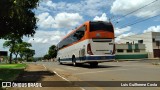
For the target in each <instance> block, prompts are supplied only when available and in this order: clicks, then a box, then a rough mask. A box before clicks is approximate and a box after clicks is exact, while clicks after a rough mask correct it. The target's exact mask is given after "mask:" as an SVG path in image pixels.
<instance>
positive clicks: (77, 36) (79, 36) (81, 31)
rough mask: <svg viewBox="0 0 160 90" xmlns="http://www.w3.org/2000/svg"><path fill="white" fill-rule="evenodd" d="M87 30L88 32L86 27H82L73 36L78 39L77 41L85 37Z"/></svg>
mask: <svg viewBox="0 0 160 90" xmlns="http://www.w3.org/2000/svg"><path fill="white" fill-rule="evenodd" d="M85 30H86V26H82V27H81V28H79V29H78V30H77V31H76V32H75V34H74V35H73V36H74V37H76V39H77V41H78V40H80V39H81V38H82V37H83V36H84V33H85Z"/></svg>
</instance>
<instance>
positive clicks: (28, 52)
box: [24, 48, 35, 61]
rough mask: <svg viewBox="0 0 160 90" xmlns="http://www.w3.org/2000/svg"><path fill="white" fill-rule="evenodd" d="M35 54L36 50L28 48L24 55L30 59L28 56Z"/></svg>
mask: <svg viewBox="0 0 160 90" xmlns="http://www.w3.org/2000/svg"><path fill="white" fill-rule="evenodd" d="M34 54H35V50H32V49H29V48H26V49H25V50H24V55H25V57H26V60H27V61H28V58H29V57H33V56H34Z"/></svg>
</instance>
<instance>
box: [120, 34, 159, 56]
mask: <svg viewBox="0 0 160 90" xmlns="http://www.w3.org/2000/svg"><path fill="white" fill-rule="evenodd" d="M159 41H160V32H147V33H143V34H139V35H132V36H128V37H125V38H122V39H121V42H122V43H132V44H136V43H138V44H145V46H146V52H147V53H148V58H156V57H159V56H160V46H159V44H158V43H159Z"/></svg>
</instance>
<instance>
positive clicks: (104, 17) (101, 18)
mask: <svg viewBox="0 0 160 90" xmlns="http://www.w3.org/2000/svg"><path fill="white" fill-rule="evenodd" d="M93 21H108V22H109V20H108V18H107V15H106V14H105V13H103V14H102V16H100V17H99V16H96V17H95V18H94V19H93Z"/></svg>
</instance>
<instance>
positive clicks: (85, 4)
mask: <svg viewBox="0 0 160 90" xmlns="http://www.w3.org/2000/svg"><path fill="white" fill-rule="evenodd" d="M113 1H114V0H109V1H107V2H106V0H80V1H77V2H70V3H69V2H64V1H60V2H56V3H55V2H53V1H52V0H47V1H42V2H41V3H40V4H39V6H40V7H41V6H42V7H44V8H49V9H50V10H51V11H52V13H57V12H64V11H65V12H72V13H80V14H83V15H87V16H96V15H100V14H102V11H103V10H104V9H106V7H109V6H110V5H111V4H112V2H113ZM38 9H39V8H38ZM40 9H41V8H40Z"/></svg>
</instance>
